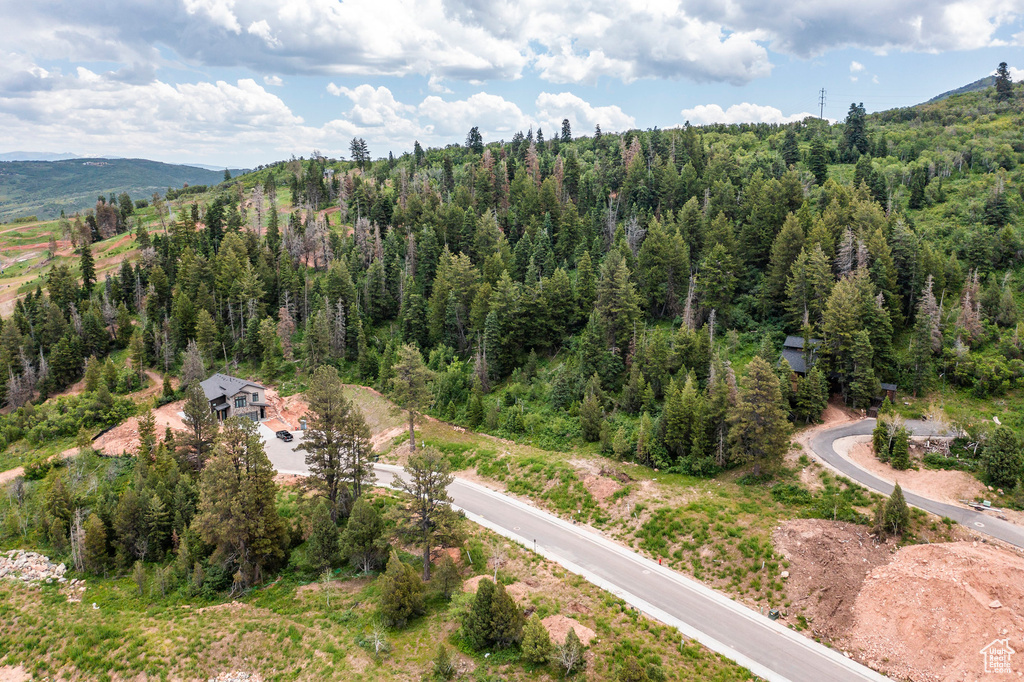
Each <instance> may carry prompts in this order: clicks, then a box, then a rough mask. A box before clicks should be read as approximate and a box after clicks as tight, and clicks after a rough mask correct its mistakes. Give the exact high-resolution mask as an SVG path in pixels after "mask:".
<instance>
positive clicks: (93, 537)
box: [82, 512, 108, 575]
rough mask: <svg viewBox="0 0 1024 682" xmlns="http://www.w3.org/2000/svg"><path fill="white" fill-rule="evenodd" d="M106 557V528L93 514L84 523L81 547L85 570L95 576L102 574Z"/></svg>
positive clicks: (105, 565)
mask: <svg viewBox="0 0 1024 682" xmlns="http://www.w3.org/2000/svg"><path fill="white" fill-rule="evenodd" d="M107 557H108V554H107V528H106V526H104V525H103V520H102V519H101V518H100V517H99V516H97V515H96V513H95V512H93V513H92V514H89V518H88V519H86V521H85V541H84V542H83V547H82V558H83V561H84V564H85V569H86V570H87V571H89V572H90V573H93V574H97V575H98V574H100V573H103V572H104V571H105V570H106V567H107Z"/></svg>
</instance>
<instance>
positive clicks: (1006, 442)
mask: <svg viewBox="0 0 1024 682" xmlns="http://www.w3.org/2000/svg"><path fill="white" fill-rule="evenodd" d="M981 462H982V466H984V468H985V479H986V481H988V483H989V485H993V486H998V487H1000V488H1005V489H1007V490H1009V489H1010V488H1013V487H1014V485H1016V483H1017V479H1018V478H1019V477H1020V474H1021V465H1022V463H1024V462H1022V455H1021V444H1020V440H1019V439H1018V438H1017V434H1015V433H1014V432H1013V430H1012V429H1010V428H1009V427H1006V426H1000V427H998V428H997V429H996V430H995V432H994V433H993V434H992V436H991V437H990V438H989V439H988V441H987V442H986V443H985V447H984V448H983V449H982V451H981Z"/></svg>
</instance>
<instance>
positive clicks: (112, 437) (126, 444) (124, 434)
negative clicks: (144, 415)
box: [92, 400, 185, 457]
mask: <svg viewBox="0 0 1024 682" xmlns="http://www.w3.org/2000/svg"><path fill="white" fill-rule="evenodd" d="M184 404H185V401H184V400H178V401H175V402H173V403H167V404H166V405H162V406H160V407H158V408H157V409H155V410H153V418H154V419H155V421H156V437H157V438H158V439H162V438H163V437H164V431H165V430H166V429H167V428H170V429H171V430H172V431H184V430H185V423H184V422H182V420H181V415H179V414H178V413H179V412H181V408H182V406H183V405H184ZM92 446H93V448H95V449H96V450H98V451H100V452H102V453H103V454H105V455H109V456H111V457H116V456H118V455H122V454H124V453H129V454H132V455H134V454H137V453H138V451H139V418H138V417H131V418H129V419H126V420H124V421H123V422H121V423H120V424H118V425H117V426H115V427H114V428H112V429H111V430H109V431H107V432H106V433H104V434H103V435H102V436H100V437H99V438H97V439H96V440H95V441H93V443H92Z"/></svg>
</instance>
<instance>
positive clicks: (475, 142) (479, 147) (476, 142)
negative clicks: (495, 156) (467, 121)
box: [466, 126, 484, 154]
mask: <svg viewBox="0 0 1024 682" xmlns="http://www.w3.org/2000/svg"><path fill="white" fill-rule="evenodd" d="M466 148H467V149H469V151H471V152H473V153H474V154H483V153H484V138H483V135H481V134H480V128H479V127H477V126H473V127H472V128H470V129H469V133H468V134H467V135H466Z"/></svg>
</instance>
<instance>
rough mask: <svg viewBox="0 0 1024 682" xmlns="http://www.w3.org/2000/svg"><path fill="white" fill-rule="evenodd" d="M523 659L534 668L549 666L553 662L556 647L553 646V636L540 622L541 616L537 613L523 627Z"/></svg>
mask: <svg viewBox="0 0 1024 682" xmlns="http://www.w3.org/2000/svg"><path fill="white" fill-rule="evenodd" d="M521 648H522V652H523V659H524V660H525V661H526V662H527V663H529V664H530V665H534V666H542V665H547V664H548V663H549V662H550V661H551V657H552V655H553V653H554V647H552V645H551V635H549V634H548V631H547V628H545V627H544V624H543V623H541V622H540V616H539V615H537V613H536V612H535V613H534V614H533V615H532V616H530V617H529V619H527V621H526V625H524V626H523V642H522V645H521Z"/></svg>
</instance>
